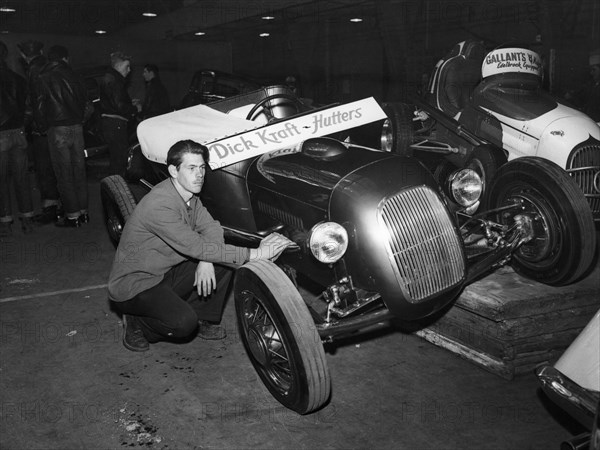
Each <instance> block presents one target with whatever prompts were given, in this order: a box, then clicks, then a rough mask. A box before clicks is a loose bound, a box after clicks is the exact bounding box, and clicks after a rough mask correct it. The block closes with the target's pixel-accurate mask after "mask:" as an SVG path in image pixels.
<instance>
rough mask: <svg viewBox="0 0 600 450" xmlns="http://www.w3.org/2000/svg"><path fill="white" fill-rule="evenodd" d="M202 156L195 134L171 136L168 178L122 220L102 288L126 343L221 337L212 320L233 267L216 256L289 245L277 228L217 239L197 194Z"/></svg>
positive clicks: (263, 253) (270, 254)
mask: <svg viewBox="0 0 600 450" xmlns="http://www.w3.org/2000/svg"><path fill="white" fill-rule="evenodd" d="M208 157H209V153H208V148H207V147H205V146H203V145H201V144H198V143H197V142H194V141H190V140H186V141H179V142H177V143H176V144H174V145H173V146H172V147H171V148H170V150H169V153H168V154H167V166H168V171H169V174H170V178H168V179H166V180H164V181H163V182H161V183H159V184H157V185H156V186H155V187H154V188H153V189H152V190H151V191H150V192H149V193H148V194H147V195H146V196H145V197H144V198H143V199H142V200H141V201H140V203H139V204H138V205H137V207H136V208H135V210H134V212H133V214H132V215H131V217H130V218H129V220H128V221H127V223H126V224H125V228H124V230H123V234H122V236H121V240H120V242H119V246H118V248H117V251H116V254H115V259H114V261H113V266H112V269H111V272H110V276H109V280H108V292H109V298H110V300H111V301H112V302H113V304H114V305H115V307H116V309H117V310H118V311H120V312H121V313H122V314H123V324H124V328H125V330H124V334H123V344H124V346H125V347H126V348H127V349H129V350H132V351H145V350H148V348H149V343H154V342H158V341H164V340H170V341H185V340H189V339H191V338H193V337H195V335H196V334H198V335H199V336H200V337H202V338H204V339H222V338H223V337H225V333H224V330H223V329H222V328H221V327H220V326H219V325H218V324H219V323H220V322H221V317H222V315H223V309H224V305H225V301H226V298H227V295H228V290H229V286H230V281H231V277H232V274H233V271H232V270H231V269H229V268H227V267H224V266H219V265H218V264H219V263H226V264H230V265H231V264H239V265H241V264H244V263H246V262H248V261H251V260H254V259H270V260H273V259H276V258H277V257H278V256H279V255H280V254H281V252H282V251H283V250H285V248H286V247H288V246H291V245H293V242H292V241H290V240H289V239H287V238H285V237H284V236H282V235H280V234H277V233H273V234H271V235H269V236H268V237H266V238H265V239H263V241H262V242H261V244H260V247H259V248H256V249H250V248H245V247H236V246H233V245H228V244H225V243H224V240H223V228H222V227H221V225H220V224H219V222H217V221H216V220H214V219H213V218H212V217H211V215H210V214H209V212H208V211H207V210H206V208H205V207H204V206H203V205H202V203H201V202H200V199H199V198H198V196H197V194H199V193H200V191H201V189H202V184H203V182H204V174H205V170H206V164H207V163H208ZM223 201H227V199H223ZM214 264H217V265H216V266H215V265H214Z"/></svg>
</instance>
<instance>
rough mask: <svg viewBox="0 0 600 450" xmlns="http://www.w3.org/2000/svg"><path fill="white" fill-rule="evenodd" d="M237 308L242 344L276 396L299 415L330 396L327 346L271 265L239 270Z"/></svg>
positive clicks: (261, 263)
mask: <svg viewBox="0 0 600 450" xmlns="http://www.w3.org/2000/svg"><path fill="white" fill-rule="evenodd" d="M234 292H235V294H234V295H235V306H236V315H237V320H238V328H239V332H240V335H241V338H242V342H243V344H244V347H245V349H246V352H247V353H248V356H249V358H250V361H251V362H252V365H253V366H254V368H255V369H256V372H257V373H258V375H259V376H260V378H261V380H262V381H263V383H264V384H265V386H266V387H267V389H268V390H269V391H270V392H271V394H272V395H273V397H275V399H277V400H278V401H279V402H280V403H281V404H283V405H284V406H286V407H287V408H290V409H292V410H294V411H296V412H298V413H300V414H306V413H309V412H312V411H315V410H316V409H319V408H320V407H322V406H323V405H324V404H325V403H326V402H327V400H328V399H329V397H330V395H331V382H330V377H329V370H328V368H327V361H326V360H325V352H324V350H323V345H322V344H321V340H320V338H319V335H318V333H317V330H316V327H315V325H314V321H313V320H312V318H311V316H310V312H309V311H308V308H307V307H306V304H305V303H304V301H303V300H302V297H301V296H300V294H299V293H298V291H297V290H296V288H295V287H294V285H293V283H292V282H291V281H290V280H289V278H288V277H287V276H286V275H285V273H284V272H283V271H282V270H281V269H279V268H278V267H277V266H276V265H275V264H273V263H272V262H270V261H253V262H251V263H248V264H246V265H245V266H243V267H242V268H240V269H239V270H238V271H237V274H236V280H235V288H234Z"/></svg>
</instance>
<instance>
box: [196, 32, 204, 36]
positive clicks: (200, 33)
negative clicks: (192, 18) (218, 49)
mask: <svg viewBox="0 0 600 450" xmlns="http://www.w3.org/2000/svg"><path fill="white" fill-rule="evenodd" d="M194 34H195V35H196V36H204V35H205V34H206V33H205V32H204V31H197V32H196V33H194Z"/></svg>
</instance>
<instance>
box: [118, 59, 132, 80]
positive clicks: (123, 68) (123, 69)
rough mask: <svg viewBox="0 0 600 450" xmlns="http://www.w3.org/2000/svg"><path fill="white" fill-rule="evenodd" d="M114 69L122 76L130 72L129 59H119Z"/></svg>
mask: <svg viewBox="0 0 600 450" xmlns="http://www.w3.org/2000/svg"><path fill="white" fill-rule="evenodd" d="M115 70H116V71H117V72H119V73H120V74H121V75H123V77H126V76H127V75H129V72H131V63H130V62H129V61H121V62H119V63H117V64H116V66H115Z"/></svg>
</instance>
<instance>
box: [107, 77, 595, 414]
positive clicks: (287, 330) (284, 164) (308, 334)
mask: <svg viewBox="0 0 600 450" xmlns="http://www.w3.org/2000/svg"><path fill="white" fill-rule="evenodd" d="M273 92H276V93H275V94H272V93H273ZM261 97H262V100H261ZM244 99H246V100H247V99H252V103H253V104H256V105H259V106H260V105H262V106H261V107H262V108H263V109H264V108H267V109H270V112H269V114H268V116H269V117H279V115H278V113H283V118H286V117H287V116H289V115H290V114H291V115H292V116H295V117H303V115H306V114H311V112H310V111H309V112H308V113H307V112H305V111H302V108H301V107H300V106H298V105H292V106H289V105H288V104H287V103H288V102H289V101H290V97H289V95H288V93H286V92H285V90H281V89H279V88H274V89H263V90H261V92H254V93H249V94H246V95H244V96H240V97H235V98H231V99H228V100H224V101H222V102H221V103H218V108H220V110H221V111H229V110H231V109H232V107H233V106H239V104H240V103H244V102H245V100H244ZM278 99H279V100H278ZM211 106H212V105H211ZM252 110H255V108H252ZM254 115H255V111H251V112H250V113H249V114H248V116H249V117H253V116H254ZM277 120H278V119H275V120H274V121H273V120H271V123H269V124H266V125H264V127H269V126H270V125H271V124H272V123H273V122H274V123H277ZM163 161H164V160H163ZM129 168H130V170H129V182H127V183H126V182H125V180H123V179H122V178H120V177H115V176H112V177H107V178H106V179H104V180H102V183H101V189H102V199H103V204H104V208H105V212H106V219H107V227H108V230H109V233H110V235H111V237H112V238H113V239H114V240H115V241H118V238H119V236H120V232H121V229H122V227H123V224H124V222H125V221H126V220H127V217H128V216H129V214H130V213H131V211H132V210H133V208H134V206H135V202H136V200H138V199H139V198H140V197H141V196H143V194H144V190H145V189H147V188H149V187H151V186H152V185H153V184H155V183H156V182H157V181H159V180H161V179H164V177H165V176H167V173H166V167H165V165H164V162H163V163H157V162H150V161H148V160H147V159H146V158H144V157H143V155H142V154H141V152H140V151H139V148H134V149H132V153H131V158H130V166H129ZM515 175H518V176H515ZM447 181H448V183H445V184H444V185H440V184H438V183H437V181H436V180H435V178H434V177H433V175H432V174H431V173H430V172H429V171H428V170H427V168H426V167H425V166H424V165H423V163H422V162H421V161H419V160H418V159H415V158H411V157H407V156H399V155H397V154H392V153H386V152H381V151H376V150H373V149H368V148H364V147H359V146H355V145H352V144H349V143H345V142H341V141H338V140H336V139H333V138H331V137H327V136H325V137H317V138H314V139H308V140H306V141H304V142H301V143H299V144H297V145H294V146H292V147H291V148H282V149H279V150H276V151H272V152H270V153H265V154H263V155H261V156H257V157H254V158H250V159H246V160H243V161H241V162H237V163H235V164H232V165H229V166H226V167H223V168H220V169H218V170H212V171H207V174H206V178H205V184H204V188H203V192H202V200H203V202H204V204H205V205H206V207H207V208H208V210H209V211H210V212H211V214H212V215H213V216H214V217H215V218H216V219H218V220H219V221H220V222H221V224H222V225H223V227H224V229H225V236H226V240H227V241H228V242H230V243H234V244H238V245H246V246H254V247H255V246H257V245H258V243H259V242H260V240H261V239H262V238H263V237H264V236H266V235H268V234H269V233H270V232H272V231H278V232H279V233H282V234H284V235H285V236H287V237H288V238H289V239H291V240H292V241H294V242H295V243H296V244H297V246H298V247H297V249H296V250H294V251H289V252H286V253H284V254H283V255H282V256H281V257H280V258H279V259H278V260H277V265H275V264H274V263H272V262H269V261H255V262H251V263H248V264H246V265H244V266H242V267H241V268H239V269H237V274H236V281H235V287H234V297H235V303H236V313H237V317H238V327H239V330H240V334H241V336H242V341H243V343H244V346H245V347H246V350H247V352H248V354H249V357H250V359H251V361H252V363H253V365H254V367H255V368H256V370H257V372H258V374H259V375H260V377H261V379H262V380H263V382H264V383H265V385H266V386H267V388H268V389H269V390H270V391H271V393H272V394H273V395H274V396H275V397H276V398H277V400H279V401H280V402H281V403H282V404H284V405H285V406H287V407H288V408H291V409H293V410H295V411H297V412H299V413H308V412H311V411H314V410H316V409H318V408H320V407H322V406H323V405H324V404H325V403H326V402H327V400H328V398H329V396H330V392H331V387H330V380H329V372H328V369H327V364H326V360H325V356H324V352H323V347H322V345H321V341H322V340H324V341H331V340H333V339H338V338H342V337H347V336H350V335H353V334H356V333H358V332H360V331H364V330H367V329H372V328H373V327H378V326H382V325H385V324H386V321H387V320H389V319H392V318H400V319H402V320H415V319H420V318H423V317H426V316H429V315H431V314H433V313H434V312H436V311H439V310H440V309H442V308H444V307H446V306H448V305H449V304H450V303H451V302H452V301H453V299H454V298H455V297H456V296H457V295H458V293H459V292H460V290H461V289H462V288H463V286H464V285H465V283H468V282H471V281H473V280H475V279H477V278H478V277H480V276H481V275H482V274H485V273H486V272H488V271H490V270H492V269H493V268H495V267H498V266H500V265H502V264H505V263H507V262H509V261H511V262H512V263H513V267H515V269H516V270H517V271H519V272H520V273H522V274H523V275H525V276H528V277H531V278H534V279H537V280H540V281H542V282H545V283H548V284H555V285H560V284H567V283H570V282H573V281H575V280H577V279H578V278H580V277H581V276H583V275H584V274H585V272H586V270H587V269H588V267H589V266H590V264H591V261H592V257H593V248H594V247H595V245H592V244H593V243H594V242H595V231H594V229H593V222H592V220H591V217H587V219H589V220H581V218H580V216H579V215H578V214H577V213H576V212H575V211H573V210H572V209H571V208H570V207H569V204H570V203H571V202H570V199H571V196H572V195H574V194H573V192H574V191H575V190H577V186H576V185H575V184H574V182H573V180H571V179H570V178H569V177H568V176H567V175H566V174H564V171H562V172H561V169H560V168H559V167H557V166H555V165H553V164H552V163H550V162H548V161H543V160H540V161H538V160H537V159H536V158H522V159H521V160H519V161H515V162H511V163H508V164H506V165H505V166H504V167H503V169H502V170H501V171H500V172H499V173H498V176H497V181H498V182H497V185H495V186H492V187H491V189H490V191H491V192H492V195H491V196H490V205H491V206H492V209H491V210H490V211H487V212H486V213H485V214H483V213H480V215H478V216H474V217H473V216H470V215H468V214H465V213H464V211H465V209H466V208H468V207H470V206H471V205H472V204H473V203H475V202H477V200H478V197H479V195H478V194H479V193H480V192H481V191H480V190H481V180H480V179H479V177H478V176H477V175H476V174H475V173H474V172H473V171H471V170H465V169H462V170H458V171H456V172H455V173H453V174H450V175H449V179H448V180H447ZM588 212H589V211H588ZM590 226H591V228H590ZM590 246H592V252H591V253H590V250H589V247H590ZM304 282H308V283H304ZM299 284H305V285H307V286H309V287H310V289H311V291H312V290H314V288H315V286H316V287H317V289H318V292H317V294H318V295H316V296H310V298H308V297H306V296H304V298H303V296H301V295H300V293H299V290H298V285H299Z"/></svg>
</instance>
